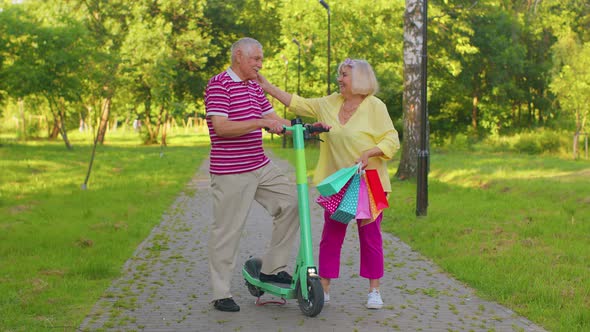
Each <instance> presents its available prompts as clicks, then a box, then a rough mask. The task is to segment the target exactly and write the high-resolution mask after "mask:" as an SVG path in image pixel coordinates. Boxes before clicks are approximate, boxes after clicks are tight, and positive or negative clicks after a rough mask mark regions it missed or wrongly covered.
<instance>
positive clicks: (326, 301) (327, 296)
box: [324, 293, 330, 303]
mask: <svg viewBox="0 0 590 332" xmlns="http://www.w3.org/2000/svg"><path fill="white" fill-rule="evenodd" d="M328 302H330V294H329V293H324V303H328Z"/></svg>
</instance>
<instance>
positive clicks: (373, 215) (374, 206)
mask: <svg viewBox="0 0 590 332" xmlns="http://www.w3.org/2000/svg"><path fill="white" fill-rule="evenodd" d="M367 193H368V194H369V208H370V210H371V221H375V220H376V219H377V217H379V214H380V213H381V211H383V209H381V210H379V209H377V204H375V199H374V198H373V193H372V192H371V190H367Z"/></svg>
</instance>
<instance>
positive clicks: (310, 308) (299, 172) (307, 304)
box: [242, 118, 327, 317]
mask: <svg viewBox="0 0 590 332" xmlns="http://www.w3.org/2000/svg"><path fill="white" fill-rule="evenodd" d="M287 131H290V132H292V136H293V148H294V151H295V173H296V182H297V199H298V202H299V222H300V233H301V234H300V245H299V253H298V255H297V260H296V265H295V273H294V274H293V281H292V282H291V284H290V285H285V284H278V283H271V282H262V281H260V280H259V276H260V268H261V266H262V260H261V259H260V258H250V259H248V260H247V261H246V263H245V264H244V267H243V269H242V275H243V276H244V279H245V280H246V286H247V287H248V291H249V292H250V294H252V295H253V296H255V297H258V298H260V296H262V295H263V294H264V293H265V292H266V293H270V294H273V295H276V296H280V297H281V298H282V299H294V298H297V303H298V304H299V308H300V309H301V311H302V312H303V314H305V315H306V316H309V317H315V316H317V315H318V314H319V313H320V312H321V311H322V308H323V307H324V289H323V288H322V284H321V283H320V277H319V276H318V274H317V268H316V266H315V264H314V260H313V244H312V237H311V219H310V216H309V195H308V184H307V166H306V163H305V147H304V141H305V139H307V138H309V137H311V134H312V133H313V132H326V131H327V130H326V129H324V128H322V127H313V126H311V125H303V123H302V122H301V119H299V118H296V119H293V120H292V121H291V127H285V128H284V130H283V133H285V132H287ZM257 303H258V300H257Z"/></svg>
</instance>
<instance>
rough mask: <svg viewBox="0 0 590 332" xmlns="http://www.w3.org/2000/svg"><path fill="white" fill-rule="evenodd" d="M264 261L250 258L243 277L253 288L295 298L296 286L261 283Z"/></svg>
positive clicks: (245, 265)
mask: <svg viewBox="0 0 590 332" xmlns="http://www.w3.org/2000/svg"><path fill="white" fill-rule="evenodd" d="M261 266H262V260H261V259H260V258H250V259H249V260H247V261H246V263H245V264H244V268H243V269H242V275H243V276H244V278H245V279H246V281H247V282H249V283H250V284H252V285H253V286H256V287H259V288H260V289H261V290H262V291H264V292H267V293H271V294H274V295H277V296H281V297H284V298H295V296H296V293H295V285H294V284H291V285H287V284H281V283H277V282H263V281H260V268H261Z"/></svg>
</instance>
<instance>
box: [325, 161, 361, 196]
mask: <svg viewBox="0 0 590 332" xmlns="http://www.w3.org/2000/svg"><path fill="white" fill-rule="evenodd" d="M359 167H360V165H359V164H356V165H354V166H351V167H345V168H341V169H339V170H337V171H336V172H334V173H332V174H331V175H330V176H328V177H327V178H325V179H324V180H323V181H322V182H320V184H318V185H317V189H318V191H319V192H320V195H322V196H331V195H334V194H336V193H338V192H339V191H340V189H342V188H343V187H344V185H345V184H346V183H347V182H348V180H350V178H352V176H353V175H354V174H355V173H357V171H358V169H359Z"/></svg>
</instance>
